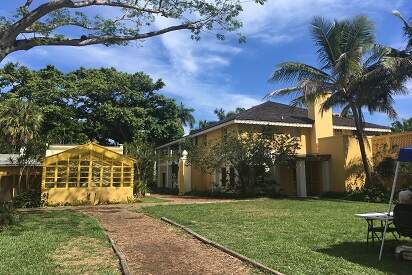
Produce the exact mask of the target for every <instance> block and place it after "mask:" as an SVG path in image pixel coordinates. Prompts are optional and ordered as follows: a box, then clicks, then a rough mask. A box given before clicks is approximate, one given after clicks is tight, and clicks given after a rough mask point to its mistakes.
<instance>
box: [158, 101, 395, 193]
mask: <svg viewBox="0 0 412 275" xmlns="http://www.w3.org/2000/svg"><path fill="white" fill-rule="evenodd" d="M321 103H322V102H321V101H318V102H315V103H312V104H309V106H308V108H298V107H291V106H289V105H285V104H280V103H276V102H272V101H267V102H265V103H262V104H260V105H257V106H254V107H252V108H250V109H248V110H246V111H244V112H241V113H239V114H237V115H235V116H233V117H230V118H227V119H224V120H222V121H219V122H216V123H212V124H210V125H209V126H207V127H205V128H202V129H198V130H194V131H192V132H191V133H190V134H189V135H188V136H186V137H184V138H182V139H179V140H175V141H173V142H170V143H167V144H164V145H162V146H160V147H158V148H157V154H158V156H159V158H158V162H157V184H158V187H159V188H178V189H179V193H181V194H184V193H187V192H190V191H213V190H215V189H219V188H222V187H224V186H225V184H227V183H228V182H230V181H236V180H237V176H236V173H235V171H234V169H233V168H232V167H226V166H223V167H221V168H220V169H216V171H214V173H211V174H210V173H205V172H202V171H201V170H200V169H199V168H196V167H191V166H188V165H186V164H185V161H186V158H187V152H186V151H185V150H184V149H185V148H183V142H184V140H185V139H186V138H190V139H192V141H193V142H194V143H199V142H205V141H206V142H208V141H211V140H216V139H219V138H220V137H221V136H222V134H223V133H224V132H226V131H228V130H231V131H236V132H238V133H242V132H245V131H262V130H263V129H265V131H267V129H271V132H273V134H276V133H287V134H290V135H292V136H294V137H297V138H298V139H299V141H300V149H299V151H298V152H297V154H298V155H297V158H296V161H295V164H294V165H293V166H281V167H272V168H271V175H272V177H271V178H272V179H271V180H273V182H274V183H275V182H276V186H277V187H278V191H279V193H281V194H286V195H297V196H300V197H306V196H308V195H319V194H321V193H326V192H344V191H347V190H349V189H352V188H354V187H357V186H359V185H361V184H363V178H362V175H361V176H360V175H359V174H354V170H356V169H353V167H355V166H357V165H359V164H360V159H361V157H360V152H359V144H358V141H357V139H356V138H355V136H354V131H355V123H354V121H353V119H350V118H344V117H340V116H338V115H334V114H333V113H332V110H328V111H324V112H321ZM364 130H365V131H366V133H367V136H368V138H367V140H366V141H365V142H366V143H367V144H366V145H367V146H366V148H367V150H368V156H369V157H370V155H371V147H370V144H369V140H370V138H369V137H370V136H374V135H379V134H382V133H387V132H390V128H388V127H386V126H382V125H376V124H372V123H365V124H364Z"/></svg>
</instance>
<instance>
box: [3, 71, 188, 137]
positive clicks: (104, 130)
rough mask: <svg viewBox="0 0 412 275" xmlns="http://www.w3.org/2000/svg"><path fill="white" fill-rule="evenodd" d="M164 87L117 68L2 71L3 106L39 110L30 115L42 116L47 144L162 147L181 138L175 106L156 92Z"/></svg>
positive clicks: (180, 127) (177, 110)
mask: <svg viewBox="0 0 412 275" xmlns="http://www.w3.org/2000/svg"><path fill="white" fill-rule="evenodd" d="M164 85H165V84H164V83H163V82H162V81H161V80H157V81H153V80H152V79H151V78H150V77H149V76H148V75H146V74H144V73H141V72H140V73H135V74H128V73H123V72H118V71H116V70H115V69H113V68H109V69H103V68H102V69H84V68H80V69H78V70H76V71H73V72H69V73H62V72H61V71H59V70H58V69H56V68H55V67H53V66H47V67H46V68H43V69H41V70H38V71H33V70H30V69H28V68H27V67H24V66H19V65H17V64H7V65H5V66H4V67H3V68H2V69H1V70H0V90H1V92H2V94H1V96H0V102H9V101H10V100H17V99H18V100H21V101H29V102H30V103H31V104H32V105H35V106H37V107H33V108H30V111H34V110H37V109H39V110H40V111H41V114H42V117H43V123H42V124H41V129H40V132H41V133H42V137H41V138H42V140H43V141H44V142H49V143H62V144H65V143H83V142H85V141H87V140H97V141H99V142H101V143H103V144H108V143H125V142H131V141H132V140H134V139H136V138H137V139H138V138H140V137H148V139H149V142H150V143H153V144H160V143H164V142H167V141H170V140H173V139H175V138H178V137H181V136H182V135H183V129H182V126H181V121H180V119H179V108H178V106H177V105H176V103H175V101H174V100H171V99H169V98H167V97H165V96H163V95H161V94H158V93H157V92H158V91H159V90H160V89H162V88H163V87H164ZM13 98H14V99H13ZM2 117H3V118H5V117H8V116H6V115H4V116H2ZM29 117H30V118H31V119H33V118H34V116H29ZM7 121H8V119H5V122H7Z"/></svg>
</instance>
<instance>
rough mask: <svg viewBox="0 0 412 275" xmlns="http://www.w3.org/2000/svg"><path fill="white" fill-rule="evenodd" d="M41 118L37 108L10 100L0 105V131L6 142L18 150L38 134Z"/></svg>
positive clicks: (14, 99) (20, 101)
mask: <svg viewBox="0 0 412 275" xmlns="http://www.w3.org/2000/svg"><path fill="white" fill-rule="evenodd" d="M42 121H43V117H42V114H41V112H40V111H39V109H38V108H37V106H35V105H33V104H31V103H29V102H27V101H22V100H19V99H17V98H11V99H8V100H6V101H4V102H3V103H2V104H0V131H1V133H2V136H3V138H4V139H5V141H6V142H8V143H9V144H10V145H12V146H13V147H14V149H17V150H20V149H22V148H23V147H24V146H25V145H26V144H27V143H29V142H30V141H31V140H33V139H34V138H35V137H36V136H37V135H38V133H39V130H40V127H41V124H42Z"/></svg>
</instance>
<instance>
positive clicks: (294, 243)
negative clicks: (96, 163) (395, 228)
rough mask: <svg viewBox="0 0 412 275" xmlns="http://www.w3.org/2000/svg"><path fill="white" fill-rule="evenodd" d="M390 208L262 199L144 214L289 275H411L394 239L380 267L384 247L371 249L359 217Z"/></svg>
mask: <svg viewBox="0 0 412 275" xmlns="http://www.w3.org/2000/svg"><path fill="white" fill-rule="evenodd" d="M385 208H386V205H384V204H372V203H361V202H346V201H334V200H330V201H328V200H291V199H278V200H271V199H259V200H253V201H239V202H233V203H216V204H198V205H173V206H172V205H162V206H153V207H146V208H144V209H143V211H145V212H146V213H149V214H151V215H154V216H156V217H162V216H165V217H168V218H171V219H173V220H175V221H177V222H178V223H180V224H183V225H185V226H187V227H189V228H191V229H193V230H194V231H196V232H197V233H200V234H202V235H204V236H206V237H207V238H209V239H211V240H214V241H217V242H218V243H221V244H224V245H226V246H228V247H229V248H231V249H233V250H235V251H237V252H240V253H242V254H244V255H247V256H248V257H251V258H253V259H255V260H258V261H260V262H262V263H264V264H266V265H268V266H270V267H272V268H274V269H276V270H278V271H281V272H283V273H286V274H385V273H386V274H388V273H389V274H411V273H412V264H411V263H410V262H399V261H397V260H396V259H395V256H394V248H395V246H396V244H397V242H395V241H394V240H393V239H392V240H390V241H389V242H388V245H387V246H386V250H385V255H384V260H383V261H382V262H381V263H379V262H378V259H377V257H378V251H379V245H378V244H375V245H374V246H372V245H369V246H368V245H366V222H365V221H363V220H360V219H358V218H356V217H354V214H355V213H362V212H370V211H384V210H385ZM389 239H391V238H389Z"/></svg>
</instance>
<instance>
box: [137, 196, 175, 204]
mask: <svg viewBox="0 0 412 275" xmlns="http://www.w3.org/2000/svg"><path fill="white" fill-rule="evenodd" d="M137 201H138V202H146V203H157V202H168V200H165V199H159V198H156V197H151V196H145V197H143V198H138V199H137Z"/></svg>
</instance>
